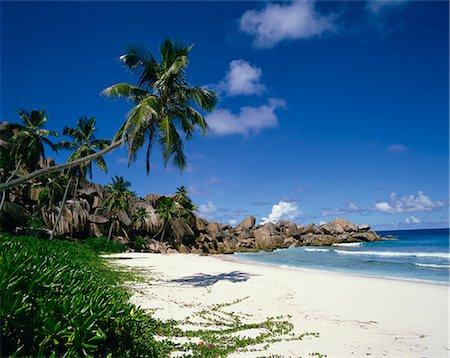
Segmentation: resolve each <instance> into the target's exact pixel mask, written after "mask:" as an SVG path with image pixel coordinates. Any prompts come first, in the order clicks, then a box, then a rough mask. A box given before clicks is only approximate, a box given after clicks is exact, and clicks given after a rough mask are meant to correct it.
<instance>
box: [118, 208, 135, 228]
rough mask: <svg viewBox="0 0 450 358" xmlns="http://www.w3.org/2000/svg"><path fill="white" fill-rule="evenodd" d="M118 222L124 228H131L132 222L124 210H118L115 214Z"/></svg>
mask: <svg viewBox="0 0 450 358" xmlns="http://www.w3.org/2000/svg"><path fill="white" fill-rule="evenodd" d="M117 217H118V218H119V221H120V222H121V223H122V224H123V225H125V226H131V224H132V222H131V219H130V217H129V216H128V214H127V212H126V211H125V210H120V211H119V212H118V214H117Z"/></svg>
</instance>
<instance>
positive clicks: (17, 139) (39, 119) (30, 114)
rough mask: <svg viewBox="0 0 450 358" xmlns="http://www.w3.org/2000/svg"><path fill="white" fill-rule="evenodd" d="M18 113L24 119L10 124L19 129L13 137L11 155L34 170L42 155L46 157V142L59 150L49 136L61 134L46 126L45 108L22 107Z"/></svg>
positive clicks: (53, 148) (11, 126)
mask: <svg viewBox="0 0 450 358" xmlns="http://www.w3.org/2000/svg"><path fill="white" fill-rule="evenodd" d="M17 114H18V116H19V117H20V118H21V119H22V124H18V123H10V124H9V127H10V128H12V129H16V130H17V133H16V134H15V135H14V136H13V137H12V142H13V145H12V148H11V157H12V158H13V159H14V160H15V161H16V163H18V162H20V161H21V162H22V163H23V165H24V166H25V167H26V168H27V169H28V170H30V171H32V170H35V169H36V168H37V167H38V166H39V159H40V157H42V158H44V159H45V148H44V144H47V145H48V146H49V147H50V148H51V149H52V150H54V151H55V152H56V151H57V147H56V145H55V144H54V143H53V142H52V141H51V140H50V139H48V138H47V137H48V136H50V135H52V136H55V137H59V134H58V133H57V132H55V131H51V130H49V129H45V128H44V125H45V122H46V121H47V120H48V115H47V114H46V113H45V110H40V111H39V110H36V109H32V110H31V111H26V110H23V109H21V110H18V111H17Z"/></svg>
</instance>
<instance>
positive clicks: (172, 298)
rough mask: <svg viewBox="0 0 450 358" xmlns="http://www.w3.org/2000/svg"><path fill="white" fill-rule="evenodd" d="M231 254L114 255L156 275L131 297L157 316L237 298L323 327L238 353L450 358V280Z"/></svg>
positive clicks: (244, 308)
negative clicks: (281, 263) (298, 265)
mask: <svg viewBox="0 0 450 358" xmlns="http://www.w3.org/2000/svg"><path fill="white" fill-rule="evenodd" d="M230 256H232V255H230ZM230 256H228V255H223V256H197V255H183V254H167V255H163V254H148V253H147V254H146V253H126V254H123V253H122V254H117V255H108V257H112V258H117V260H116V262H117V263H118V264H120V265H124V266H126V267H128V268H131V269H133V268H134V269H137V270H139V272H140V273H144V274H147V273H148V277H149V278H152V277H153V278H154V281H152V282H151V283H148V284H147V283H142V282H140V283H130V288H132V291H133V293H134V294H133V296H132V298H131V301H132V302H133V303H135V304H136V305H138V306H141V307H142V308H144V309H149V310H150V312H152V315H153V316H154V317H155V318H159V319H163V320H168V319H175V320H178V321H182V320H184V319H186V318H187V317H192V316H195V314H197V313H198V312H200V311H204V310H210V309H211V307H213V306H214V305H217V304H224V303H230V302H237V303H235V304H233V305H231V306H229V307H228V306H227V308H226V309H227V310H228V311H231V312H233V313H236V314H240V315H242V317H243V318H245V319H246V320H247V319H250V320H254V321H262V320H264V319H266V318H267V317H278V316H283V317H289V320H290V321H291V322H292V324H293V325H294V327H295V333H296V334H301V333H305V332H318V333H319V337H318V338H308V339H305V340H301V341H283V342H276V343H271V344H269V346H268V347H266V349H265V350H263V351H260V352H257V354H256V353H255V352H253V353H250V352H238V353H233V354H231V355H230V356H232V357H235V356H236V357H256V356H269V355H279V356H282V357H298V356H310V355H313V354H314V353H317V352H319V353H321V354H326V355H328V356H329V357H336V356H337V357H348V356H358V357H359V356H369V355H372V356H376V357H378V356H405V357H406V356H407V357H423V356H432V357H447V356H448V353H449V349H450V345H449V342H448V299H449V287H447V286H444V285H434V284H428V283H421V282H409V281H401V280H390V279H385V278H376V277H361V276H353V275H348V274H346V273H340V272H339V273H338V272H330V271H322V270H310V269H290V268H282V267H276V266H271V265H264V264H260V263H254V262H244V261H239V260H236V258H235V257H234V258H233V257H230ZM248 317H250V318H248Z"/></svg>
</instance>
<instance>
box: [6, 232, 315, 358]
mask: <svg viewBox="0 0 450 358" xmlns="http://www.w3.org/2000/svg"><path fill="white" fill-rule="evenodd" d="M121 250H123V246H122V245H120V244H115V243H112V242H110V241H107V240H106V239H104V238H100V239H86V240H82V241H81V244H79V243H74V242H68V241H60V240H52V241H49V240H43V239H38V238H34V237H14V236H11V235H8V234H3V233H0V273H1V280H0V302H1V306H0V322H1V332H0V342H1V351H0V356H2V357H3V356H38V357H43V356H67V357H78V356H95V357H96V356H102V357H111V356H114V357H117V356H120V357H143V356H145V357H167V356H168V355H169V354H170V353H171V352H172V353H177V354H178V355H181V356H183V357H225V356H227V355H228V354H230V353H232V352H236V351H262V352H263V351H264V350H265V349H266V348H267V347H268V345H269V344H271V343H276V342H280V341H286V340H302V339H304V338H305V337H310V338H314V337H317V336H318V334H317V333H302V334H294V333H293V328H294V327H293V325H292V323H290V322H289V317H288V319H286V318H284V317H272V318H267V319H265V320H263V321H261V322H252V317H251V316H249V315H243V314H236V313H233V312H230V310H232V306H233V305H235V304H237V303H239V302H241V301H242V300H245V299H246V298H242V299H241V300H237V301H235V302H231V303H225V304H217V305H213V306H211V307H208V308H207V309H205V310H202V311H200V312H198V313H197V314H196V315H194V316H193V317H191V318H190V319H187V320H184V321H175V320H169V321H166V322H162V321H159V320H156V319H154V318H152V317H151V315H150V313H149V312H146V311H144V310H142V309H140V308H138V307H136V306H134V305H133V304H131V303H129V298H130V291H128V290H127V289H126V288H125V287H126V284H129V282H130V281H132V282H136V281H139V280H141V279H142V275H141V273H140V272H138V273H136V272H132V271H131V272H130V271H129V270H120V268H119V267H117V266H110V265H108V264H107V262H108V261H107V260H104V259H102V258H101V257H100V256H99V253H104V252H118V251H119V252H120V251H121ZM186 325H189V326H192V325H194V326H195V327H196V328H197V329H195V330H192V329H191V330H188V329H183V328H182V327H183V326H185V327H186ZM249 330H253V331H254V332H256V335H253V337H248V336H246V335H245V334H246V332H248V331H249ZM255 330H256V331H255ZM179 338H183V339H184V343H180V342H179Z"/></svg>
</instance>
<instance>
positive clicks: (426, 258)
mask: <svg viewBox="0 0 450 358" xmlns="http://www.w3.org/2000/svg"><path fill="white" fill-rule="evenodd" d="M377 233H378V234H379V235H380V236H382V237H383V240H382V241H379V242H367V243H355V244H339V245H336V246H333V247H316V246H303V247H291V248H289V249H280V250H275V251H273V252H257V253H238V254H236V256H237V257H238V258H239V259H243V260H251V261H257V262H260V263H264V264H271V265H276V266H282V267H291V268H308V269H319V270H327V271H336V272H348V273H352V274H356V275H363V276H376V277H384V278H392V279H402V280H409V281H426V282H433V283H439V284H448V283H449V270H450V253H449V229H427V230H398V231H378V232H377ZM389 235H392V236H396V238H386V236H388V237H389Z"/></svg>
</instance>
